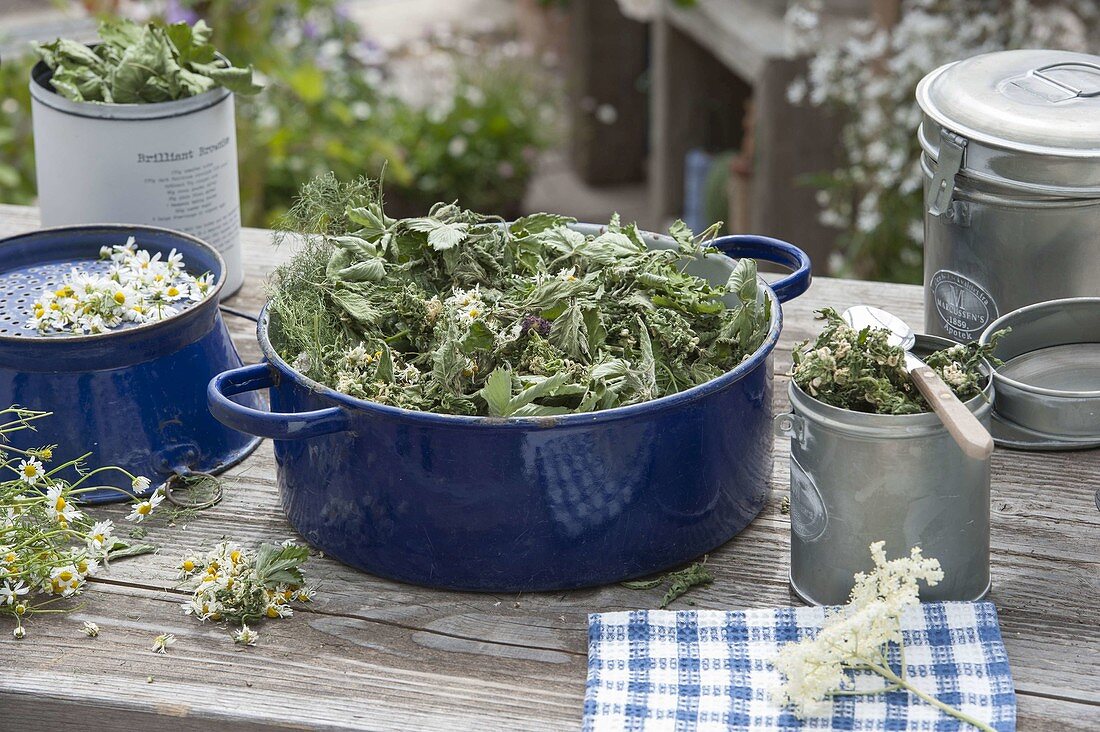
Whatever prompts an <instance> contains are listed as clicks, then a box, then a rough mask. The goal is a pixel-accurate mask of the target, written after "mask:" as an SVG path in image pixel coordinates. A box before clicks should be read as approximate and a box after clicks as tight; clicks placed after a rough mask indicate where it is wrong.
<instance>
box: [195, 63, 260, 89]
mask: <svg viewBox="0 0 1100 732" xmlns="http://www.w3.org/2000/svg"><path fill="white" fill-rule="evenodd" d="M192 67H193V68H194V70H195V71H196V72H197V73H200V74H205V75H206V76H208V77H210V79H212V80H213V82H214V83H215V84H217V85H219V86H224V87H225V88H226V89H228V90H229V91H231V92H233V93H234V94H241V95H246V96H251V95H253V94H259V93H260V92H261V91H263V88H264V87H263V85H262V84H257V83H256V82H255V81H253V79H252V68H251V67H248V68H244V69H242V68H238V67H236V66H219V65H218V64H216V63H210V64H192Z"/></svg>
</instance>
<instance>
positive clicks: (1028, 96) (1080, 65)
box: [917, 50, 1100, 197]
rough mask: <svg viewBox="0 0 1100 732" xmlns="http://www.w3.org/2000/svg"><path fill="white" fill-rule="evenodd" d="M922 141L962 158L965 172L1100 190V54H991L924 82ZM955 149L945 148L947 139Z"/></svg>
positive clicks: (1038, 186) (1081, 192)
mask: <svg viewBox="0 0 1100 732" xmlns="http://www.w3.org/2000/svg"><path fill="white" fill-rule="evenodd" d="M917 102H918V103H919V104H920V106H921V108H922V109H923V110H924V114H925V119H924V122H923V123H922V125H921V131H920V137H921V144H922V146H923V147H924V149H925V152H926V153H928V154H929V155H930V156H931V157H932V158H933V159H935V160H938V159H939V157H940V153H941V150H942V151H943V152H945V153H950V154H951V156H952V157H956V152H958V149H961V150H962V151H964V152H960V153H959V154H958V155H957V157H961V163H960V167H961V169H962V171H963V173H964V174H965V175H968V176H973V177H975V178H977V179H979V180H986V181H989V182H991V183H996V184H1001V185H1006V186H1009V187H1012V188H1018V189H1022V190H1027V191H1029V192H1032V193H1035V194H1040V195H1041V194H1051V195H1068V196H1083V197H1093V196H1100V56H1093V55H1089V54H1083V53H1073V52H1069V51H1046V50H1020V51H1000V52H997V53H988V54H983V55H980V56H975V57H973V58H969V59H965V60H963V61H957V62H954V63H950V64H946V65H944V66H941V67H940V68H938V69H936V70H935V71H933V72H932V73H930V74H928V76H926V77H925V78H924V79H923V80H922V81H921V83H920V84H919V85H918V87H917ZM945 145H946V146H947V149H943V148H944V146H945Z"/></svg>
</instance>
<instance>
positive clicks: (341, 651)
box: [0, 206, 1100, 731]
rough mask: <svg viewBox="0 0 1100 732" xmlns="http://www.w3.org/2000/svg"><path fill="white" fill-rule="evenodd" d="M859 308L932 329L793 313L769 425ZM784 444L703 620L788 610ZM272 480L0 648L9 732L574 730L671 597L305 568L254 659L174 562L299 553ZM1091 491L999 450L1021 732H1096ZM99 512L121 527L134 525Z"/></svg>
mask: <svg viewBox="0 0 1100 732" xmlns="http://www.w3.org/2000/svg"><path fill="white" fill-rule="evenodd" d="M36 224H37V218H36V215H35V212H34V211H33V209H25V208H17V207H10V206H0V235H8V234H11V233H15V232H17V231H23V230H27V229H31V228H33V227H34V226H35V225H36ZM242 240H243V243H244V247H245V254H246V258H245V267H246V272H247V273H248V278H249V279H248V283H247V285H246V286H245V288H244V289H243V290H242V292H241V293H240V294H239V295H238V296H236V297H235V298H233V300H232V301H231V303H230V304H232V305H233V306H234V307H238V308H240V309H243V310H248V311H251V312H255V311H258V309H259V306H260V305H261V304H262V300H263V292H262V279H263V277H264V275H265V274H266V273H267V272H268V271H270V268H271V267H272V266H273V264H274V263H275V262H277V261H278V260H279V259H281V258H282V257H285V256H286V254H287V252H285V251H283V252H279V251H274V250H272V248H271V246H270V243H269V235H268V233H267V232H264V231H259V230H245V232H244V234H243V236H242ZM856 302H865V303H869V304H875V305H879V306H885V307H888V308H890V309H891V310H893V311H894V312H897V313H898V314H899V315H901V316H903V317H905V318H907V319H910V320H911V321H912V322H914V323H919V322H920V317H921V313H922V310H921V288H919V287H914V286H897V285H884V284H879V283H868V282H851V281H843V280H830V279H824V278H822V279H819V280H817V281H816V282H815V284H814V286H813V287H812V289H811V290H810V292H809V293H808V294H807V295H805V296H803V297H802V298H799V299H797V300H794V301H792V302H790V303H788V304H786V305H785V306H784V315H785V320H786V325H785V329H784V333H783V337H782V339H781V343H780V347H779V348H778V349H777V354H776V357H775V370H776V408H777V409H785V408H786V404H787V402H786V398H785V388H786V383H787V379H786V378H785V377H784V376H783V374H784V373H785V372H786V370H787V369H788V368H789V366H790V356H789V353H790V349H791V348H792V347H793V346H794V344H795V343H797V342H798V341H800V340H803V339H806V338H809V337H811V336H812V335H813V334H814V333H815V332H816V326H815V324H814V323H813V320H812V313H813V311H814V310H815V309H817V308H820V307H824V306H833V307H837V308H843V307H845V306H847V305H849V304H852V303H856ZM227 322H228V323H229V324H230V327H231V330H232V331H233V334H234V338H235V341H236V343H237V344H238V347H239V348H241V350H242V352H245V353H246V355H247V356H250V357H255V355H256V348H255V345H254V344H255V338H254V329H253V326H252V324H251V323H247V322H246V321H241V320H239V319H235V318H229V319H227ZM786 449H787V446H786V444H785V442H784V441H783V440H777V441H776V469H775V475H774V479H773V488H774V492H773V495H772V498H771V500H770V502H769V504H768V505H767V507H766V508H765V509H764V511H763V512H762V513H761V515H760V517H759V518H758V519H757V520H756V521H755V522H754V523H753V524H752V525H751V526H750V527H749V528H748V529H747V530H746V531H745V532H743V533H742V534H741V535H739V536H738V537H736V538H735V539H733V540H732V541H730V542H729V543H728V544H726V545H725V546H723V547H721V548H720V549H718V550H716V551H715V552H713V553H712V555H711V558H710V562H709V566H710V567H711V568H712V570H713V571H714V573H715V575H716V577H717V581H716V582H715V584H714V585H712V586H710V587H706V588H701V589H700V590H698V591H696V592H693V593H692V594H691V595H690V596H689V598H687V599H690V601H691V602H693V603H694V605H695V607H698V608H714V609H725V608H739V607H762V606H774V605H783V604H791V603H793V602H795V600H794V598H793V597H792V595H791V594H790V590H789V587H788V584H787V577H786V575H787V568H788V561H787V552H788V541H789V539H788V536H789V520H788V518H787V517H786V516H784V515H783V514H782V513H781V512H780V510H779V503H780V500H781V499H782V497H783V496H784V495H786V486H787V479H788V471H787V459H786ZM275 473H276V465H275V461H274V456H273V454H272V452H271V446H270V443H268V442H265V443H264V444H262V445H261V446H260V448H259V449H258V450H257V452H256V453H255V454H254V455H253V456H252V457H250V458H249V459H248V460H247V461H245V463H243V464H242V465H240V466H238V467H237V468H235V469H234V470H233V471H231V472H230V474H229V475H228V476H227V478H226V480H227V485H226V495H225V499H224V501H223V502H222V503H221V504H219V505H218V506H217V507H216V508H214V509H211V510H207V511H204V512H201V513H200V514H198V515H197V516H195V517H193V518H191V519H188V520H186V521H180V522H179V523H178V524H176V525H174V526H169V525H166V524H165V523H164V521H163V519H161V520H157V521H153V522H151V523H150V524H149V526H150V534H149V537H148V540H150V541H153V542H155V543H157V544H159V545H161V550H160V552H159V553H157V554H154V555H147V556H143V557H138V558H135V559H131V560H126V561H121V562H117V563H115V564H114V565H112V567H111V571H110V573H109V574H108V575H106V576H105V577H104V578H103V579H102V581H97V582H96V583H95V585H94V586H93V587H92V588H91V590H90V591H89V592H87V593H86V594H85V595H84V596H83V598H82V600H81V603H82V607H80V609H78V610H77V611H76V612H74V613H73V614H72V615H68V616H61V617H50V618H35V619H33V620H32V623H31V624H30V625H29V633H28V636H27V638H26V639H25V640H23V641H21V642H20V643H19V644H16V643H15V642H14V641H12V640H10V639H9V640H7V641H4V640H2V639H0V667H2V668H4V669H6V670H8V671H7V673H6V674H5V675H4V676H3V677H2V678H0V709H3V710H4V712H5V714H4V715H2V716H3V719H4V720H32V719H33V720H34V723H35V724H36V725H38V726H40V727H44V728H52V727H55V726H58V725H60V724H62V723H74V722H79V723H80V724H81V726H82V728H84V729H89V730H98V729H104V730H106V729H119V728H132V729H147V728H152V727H155V726H171V727H172V728H174V729H195V730H198V729H209V728H211V727H214V728H218V729H228V730H234V731H236V730H249V731H251V730H255V729H267V728H289V729H292V728H305V727H308V728H313V729H439V730H443V729H448V730H463V729H475V728H480V729H484V728H490V729H495V728H508V729H531V730H540V729H547V730H549V729H573V728H576V727H578V726H579V721H580V713H581V701H582V698H583V693H584V678H585V668H586V662H585V653H586V642H587V635H586V625H585V623H586V616H587V613H588V612H592V611H602V610H618V609H630V608H642V607H652V606H654V605H655V604H656V603H657V602H658V601H659V595H660V591H658V590H653V591H631V590H626V589H624V588H622V587H619V586H606V587H597V588H592V589H587V590H580V591H574V592H553V593H537V594H523V595H511V594H507V595H505V594H479V593H461V592H442V591H434V590H426V589H422V588H418V587H413V586H410V585H403V584H399V583H394V582H389V581H387V580H383V579H380V578H377V577H373V576H370V575H367V574H363V573H359V572H356V571H354V570H351V569H349V568H347V567H345V566H343V565H341V564H339V563H338V562H335V561H333V560H330V559H327V558H322V557H314V558H312V559H311V560H310V562H309V565H308V571H309V573H310V574H311V576H312V577H314V578H316V579H317V580H318V581H320V582H321V585H322V586H321V592H320V593H319V595H318V597H317V600H316V602H315V603H314V605H313V606H311V607H310V608H309V609H308V611H305V612H299V613H297V614H296V616H295V617H293V618H290V619H288V620H282V621H271V622H266V623H263V624H261V625H260V626H259V628H258V629H259V632H260V634H261V640H260V644H259V645H258V646H257V647H255V648H249V649H241V648H238V647H236V646H233V644H232V643H231V642H230V641H229V639H228V635H227V630H226V629H225V628H223V627H221V626H218V625H214V624H205V625H201V624H199V623H197V622H196V621H194V620H193V619H192V618H188V617H184V616H183V615H182V614H181V612H180V608H179V605H178V603H179V602H180V601H181V599H182V597H183V595H182V594H181V593H180V592H179V591H178V590H176V589H175V580H174V577H175V571H174V565H175V564H176V562H177V561H178V560H179V558H180V557H181V556H182V555H183V554H184V553H186V552H187V551H190V550H194V549H198V548H201V547H204V546H208V545H209V544H211V543H213V542H215V541H218V540H219V539H220V538H221V537H233V538H234V539H236V540H239V541H241V542H243V543H246V544H255V543H259V542H261V541H281V540H283V539H286V538H292V537H294V536H295V535H294V532H293V530H292V529H291V528H290V527H289V525H288V524H287V523H286V520H285V518H284V517H283V514H282V512H281V509H280V506H279V500H278V496H277V489H276V483H275ZM1098 477H1100V451H1090V452H1082V453H1056V454H1030V453H1019V452H1011V451H1004V450H998V451H997V452H996V453H995V455H994V459H993V505H992V546H993V567H992V571H993V578H994V580H993V581H994V589H993V593H992V596H991V599H992V600H993V601H994V602H996V604H997V607H998V609H999V611H1000V613H1001V621H1002V631H1003V634H1004V638H1005V645H1006V648H1007V649H1008V653H1009V657H1010V660H1011V664H1012V671H1013V676H1014V679H1015V682H1016V686H1017V691H1018V699H1019V705H1020V729H1027V730H1031V729H1039V730H1046V729H1050V730H1063V729H1068V730H1088V729H1097V728H1100V667H1098V663H1097V658H1098V656H1100V610H1098V609H1097V603H1096V598H1097V597H1098V595H1100V562H1098V557H1100V551H1098V550H1100V543H1098V539H1097V537H1098V536H1100V512H1097V511H1096V509H1095V506H1094V505H1093V502H1092V501H1093V498H1092V493H1093V491H1094V490H1095V486H1096V484H1097V482H1098V481H1097V478H1098ZM96 513H98V514H101V515H103V516H105V517H111V518H114V519H115V520H116V521H119V520H121V517H122V515H123V513H124V510H123V509H122V508H120V507H105V508H102V509H97V510H96ZM74 604H75V603H74ZM680 606H681V607H684V606H685V605H684V604H683V601H681V604H680ZM84 620H93V621H95V622H96V623H98V624H99V625H100V627H101V628H102V629H103V632H102V635H101V636H100V637H99V638H97V639H89V638H86V637H84V636H83V635H82V634H81V633H80V631H79V628H80V624H81V622H83V621H84ZM162 632H172V633H174V634H175V635H176V636H177V638H179V641H178V643H177V644H176V645H175V646H173V647H172V649H171V651H170V653H169V654H168V655H167V656H159V655H156V654H153V653H152V652H151V650H150V648H151V645H152V639H153V637H154V636H155V635H157V634H159V633H162ZM150 676H152V677H153V681H152V682H151V683H149V682H148V678H149V677H150ZM249 684H251V686H249ZM47 697H48V698H49V699H50V700H51V702H50V703H49V704H45V703H43V699H45V698H47ZM4 724H5V723H4V722H0V728H3V727H4ZM21 726H22V727H24V728H26V727H27V725H26V724H25V723H24V724H22V725H21Z"/></svg>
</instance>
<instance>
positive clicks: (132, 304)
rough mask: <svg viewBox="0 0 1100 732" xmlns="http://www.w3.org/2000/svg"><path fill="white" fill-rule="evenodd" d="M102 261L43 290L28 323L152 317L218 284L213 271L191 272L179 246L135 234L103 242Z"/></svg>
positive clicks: (59, 326)
mask: <svg viewBox="0 0 1100 732" xmlns="http://www.w3.org/2000/svg"><path fill="white" fill-rule="evenodd" d="M100 261H101V262H103V263H106V264H107V268H106V270H104V269H102V265H99V266H98V267H96V268H95V269H94V270H93V271H81V270H79V269H75V268H74V269H73V270H72V271H71V272H70V273H69V276H68V278H66V279H65V281H63V282H61V283H59V284H57V285H56V286H51V287H49V288H47V289H45V290H43V292H42V293H41V295H40V296H39V297H38V299H37V300H35V302H34V303H33V304H32V306H31V315H30V318H29V319H28V321H27V328H31V329H34V330H37V331H38V332H39V333H42V334H51V333H74V334H90V333H104V332H107V331H110V330H113V329H114V328H118V327H119V326H122V325H126V324H136V325H140V324H143V323H153V322H156V321H159V320H164V319H165V318H169V317H171V316H173V315H175V314H177V313H178V312H180V310H181V309H182V308H183V307H185V306H186V304H187V303H194V302H199V301H201V300H203V299H205V298H206V296H207V295H208V294H209V293H210V290H211V288H212V286H213V284H214V277H213V275H212V274H210V273H209V272H208V273H205V274H203V275H201V276H199V277H195V276H193V275H191V274H189V273H188V272H187V270H186V265H185V263H184V261H183V255H182V254H180V253H179V252H177V251H176V250H175V249H173V250H172V251H171V252H169V253H168V256H167V257H164V256H162V254H161V253H160V252H157V253H151V252H149V251H147V250H144V249H138V247H137V243H136V242H135V240H134V238H133V237H129V238H128V239H127V240H126V243H125V244H117V245H114V246H104V247H102V248H101V249H100ZM172 303H177V304H175V305H173V304H172Z"/></svg>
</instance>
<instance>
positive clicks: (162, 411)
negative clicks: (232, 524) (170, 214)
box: [0, 225, 260, 503]
mask: <svg viewBox="0 0 1100 732" xmlns="http://www.w3.org/2000/svg"><path fill="white" fill-rule="evenodd" d="M129 236H133V237H134V238H135V240H136V243H137V246H138V248H139V249H145V250H148V251H149V252H150V253H152V254H156V253H160V254H161V255H162V257H167V256H168V254H169V252H170V251H171V250H172V249H175V250H176V251H177V252H179V253H180V254H182V255H183V260H184V264H185V265H186V267H187V269H188V271H189V272H190V273H192V274H194V275H201V274H203V273H205V272H210V273H211V274H212V275H213V276H214V282H215V283H214V285H213V287H212V288H211V290H210V295H209V296H208V297H207V298H206V299H205V300H203V301H202V302H200V303H197V304H194V305H192V306H190V307H188V308H186V309H183V310H181V312H179V313H178V314H176V315H173V316H171V317H168V318H166V319H164V320H161V321H159V322H155V323H146V324H142V325H133V326H128V327H123V328H120V329H117V330H113V331H110V332H107V333H102V334H95V335H50V336H43V335H39V334H38V333H37V332H36V331H34V330H28V329H27V328H26V327H25V323H26V320H27V318H28V317H29V314H30V313H29V310H30V307H31V303H33V302H34V301H35V299H36V298H37V297H38V295H39V293H41V292H42V290H43V289H44V288H46V287H50V288H51V289H52V288H56V287H58V286H60V284H61V281H62V279H63V278H65V277H66V276H68V274H69V272H70V271H71V269H72V268H74V267H75V268H77V269H79V270H83V271H94V270H95V269H96V268H97V267H105V266H106V265H105V264H102V263H100V262H98V259H99V250H100V247H101V246H104V245H114V244H123V243H125V242H126V239H127V237H129ZM224 280H225V265H224V263H223V261H222V258H221V256H219V254H218V252H217V251H215V250H214V249H213V248H212V247H210V246H209V245H207V244H205V243H203V242H202V241H200V240H198V239H196V238H194V237H192V236H188V235H187V234H182V233H179V232H176V231H170V230H168V229H159V228H154V227H147V226H129V225H91V226H63V227H57V228H50V229H41V230H39V231H33V232H30V233H27V234H20V235H18V236H13V237H10V238H7V239H3V240H0V408H3V407H6V406H8V405H9V404H18V405H19V406H22V407H26V408H28V409H34V410H41V411H47V412H52V413H53V414H52V416H50V417H46V418H44V419H41V420H37V421H35V422H34V424H35V426H36V430H37V431H30V430H24V431H21V432H16V433H14V434H12V435H9V437H10V438H11V443H10V444H12V445H13V446H15V447H17V448H20V449H28V448H35V447H42V446H44V445H47V444H56V445H57V449H55V451H54V455H53V459H52V460H51V461H50V463H49V465H47V468H49V467H50V466H56V465H62V464H64V463H65V462H67V461H69V460H72V459H75V458H78V457H80V456H82V455H83V454H85V453H90V455H89V456H88V457H87V458H86V459H85V465H86V466H87V467H88V468H97V467H102V466H109V465H110V466H117V467H121V468H125V469H126V470H128V471H130V472H131V473H133V474H135V475H142V476H145V477H148V478H149V479H150V480H151V481H152V486H151V489H155V488H156V487H157V486H158V485H160V484H161V483H163V482H164V481H165V480H167V479H168V478H169V477H170V476H172V475H174V474H188V473H192V472H203V473H216V472H218V471H220V470H223V469H225V468H227V467H229V466H230V465H233V464H235V463H237V462H239V461H240V460H242V459H243V458H244V457H245V456H247V455H248V453H250V452H251V451H252V449H253V448H255V446H256V444H257V443H258V441H259V440H258V438H256V437H253V436H251V435H244V434H241V433H240V432H238V431H236V430H233V429H229V428H227V427H225V426H224V425H222V424H221V423H220V422H218V421H217V420H215V419H214V418H213V417H212V416H211V415H210V412H209V410H208V409H207V406H206V397H205V386H206V384H207V382H208V381H210V379H211V377H212V376H214V375H215V374H217V373H219V372H222V371H225V370H226V369H232V368H236V367H239V366H240V365H241V359H240V357H239V356H238V355H237V350H236V348H234V346H233V342H232V341H231V340H230V337H229V332H228V331H227V330H226V327H225V323H223V322H222V317H221V313H220V312H219V310H218V296H219V295H220V292H221V289H222V284H223V282H224ZM239 399H240V402H241V404H243V405H247V406H248V407H249V408H256V407H258V406H259V403H260V400H259V395H255V394H247V395H243V396H242V397H240V398H239ZM61 475H62V477H65V478H67V479H69V480H74V479H75V478H76V477H77V475H76V473H75V471H69V472H68V473H62V474H61ZM96 481H97V482H96V485H103V486H115V487H117V488H121V489H125V490H127V491H129V490H131V486H130V485H129V481H128V479H126V478H125V476H122V475H120V474H118V473H101V474H99V475H97V476H96ZM126 498H127V496H126V495H125V494H123V493H120V492H119V491H117V490H111V489H110V488H106V487H105V488H103V489H102V490H96V491H94V492H90V493H87V494H84V495H82V496H81V500H83V501H85V502H91V503H97V502H105V501H117V500H125V499H126Z"/></svg>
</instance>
